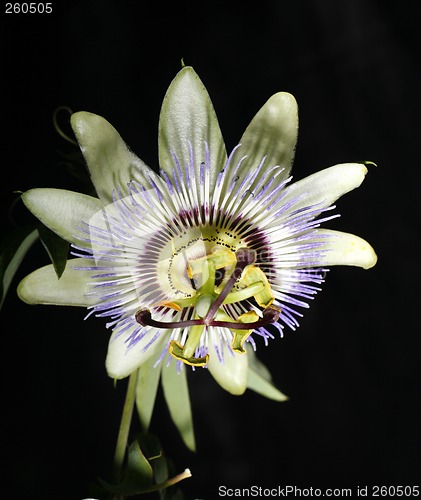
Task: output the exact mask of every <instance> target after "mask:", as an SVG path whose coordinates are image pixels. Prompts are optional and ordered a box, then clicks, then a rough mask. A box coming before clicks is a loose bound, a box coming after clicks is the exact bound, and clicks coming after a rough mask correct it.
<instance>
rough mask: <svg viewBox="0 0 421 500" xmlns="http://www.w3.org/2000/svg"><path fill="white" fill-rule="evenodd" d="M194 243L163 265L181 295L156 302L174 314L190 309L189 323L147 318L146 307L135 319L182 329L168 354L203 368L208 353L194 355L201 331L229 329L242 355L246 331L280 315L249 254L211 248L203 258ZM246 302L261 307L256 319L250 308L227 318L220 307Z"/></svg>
mask: <svg viewBox="0 0 421 500" xmlns="http://www.w3.org/2000/svg"><path fill="white" fill-rule="evenodd" d="M191 241H192V240H191ZM193 241H194V240H193ZM198 242H199V239H198V240H197V242H196V243H198ZM200 242H201V243H200V244H199V243H198V244H197V245H196V244H195V242H193V243H192V244H191V245H189V246H186V247H184V248H183V251H179V252H177V253H176V254H174V255H173V258H172V260H171V261H170V263H169V274H168V276H169V279H170V281H171V283H172V286H173V287H175V288H176V289H177V291H178V292H180V291H181V292H183V293H184V294H185V295H184V297H183V298H180V299H177V298H175V299H174V300H171V301H166V302H161V303H160V304H158V305H159V306H165V307H167V308H170V309H175V310H176V311H182V310H184V309H186V310H187V309H192V310H193V314H192V315H191V316H190V318H191V319H185V320H180V321H170V322H165V321H159V320H155V319H154V318H153V317H152V314H151V312H150V310H149V309H142V310H140V311H138V312H137V313H136V315H135V317H136V321H137V322H138V323H140V324H141V325H142V326H151V327H155V328H160V329H174V328H183V329H186V328H188V335H187V337H186V340H185V342H184V345H182V344H181V343H180V342H179V341H178V340H172V341H171V342H170V347H169V351H170V353H171V354H172V356H173V357H174V358H176V359H178V360H180V361H183V362H184V363H187V364H189V365H193V366H203V365H205V364H207V362H208V356H209V355H208V354H206V355H205V356H199V357H196V356H195V353H196V350H197V348H198V346H199V343H200V339H201V337H202V334H203V332H204V330H205V329H206V328H209V327H221V328H228V329H230V330H231V332H232V334H233V338H232V344H231V347H232V349H233V350H234V351H236V352H240V353H243V352H245V351H244V347H243V344H244V341H245V340H246V339H247V337H248V336H249V335H250V334H251V333H252V331H253V330H254V329H255V328H259V327H261V326H264V325H267V324H270V323H273V322H275V321H277V320H278V318H279V314H280V310H279V308H277V307H274V306H272V302H273V300H274V296H273V292H272V289H271V286H270V284H269V281H268V279H267V277H266V275H265V274H264V273H263V271H262V270H261V269H260V268H259V267H258V266H256V265H255V262H256V252H255V251H254V250H251V249H249V248H245V247H240V248H238V249H237V250H236V251H235V252H233V251H232V250H230V249H228V248H226V247H224V246H221V245H217V246H216V247H214V248H213V250H211V251H210V252H209V253H205V254H204V255H203V239H201V240H200ZM252 298H254V300H255V301H256V302H257V304H258V306H259V307H261V308H262V309H263V310H262V312H261V316H259V314H257V312H256V311H255V310H254V309H255V308H254V309H251V310H248V311H246V312H245V313H243V314H241V315H239V316H238V317H237V318H236V319H232V318H231V316H230V315H229V314H228V313H227V311H226V309H225V307H224V306H227V305H229V304H236V303H243V304H244V303H246V304H247V303H248V299H252Z"/></svg>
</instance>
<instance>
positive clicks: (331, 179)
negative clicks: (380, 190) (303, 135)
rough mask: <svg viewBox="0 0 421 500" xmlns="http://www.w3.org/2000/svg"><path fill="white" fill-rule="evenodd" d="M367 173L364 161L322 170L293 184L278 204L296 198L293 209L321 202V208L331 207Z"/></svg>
mask: <svg viewBox="0 0 421 500" xmlns="http://www.w3.org/2000/svg"><path fill="white" fill-rule="evenodd" d="M366 174H367V167H366V166H365V165H363V164H362V163H342V164H339V165H335V166H333V167H329V168H326V169H324V170H320V172H316V173H315V174H312V175H309V176H308V177H306V178H304V179H302V180H300V181H298V182H295V183H294V184H291V186H289V187H288V188H287V189H286V194H285V196H284V197H283V198H282V199H281V200H280V201H279V202H278V204H279V205H283V204H286V203H288V202H290V201H292V200H294V199H296V200H297V201H296V203H294V205H293V206H292V207H291V208H292V209H293V210H297V209H299V208H302V207H308V206H311V205H315V204H319V203H320V207H321V208H323V207H329V206H330V205H332V203H334V202H335V201H336V200H337V199H338V198H339V197H341V196H342V195H344V194H345V193H348V192H349V191H352V190H353V189H355V188H357V187H358V186H360V184H361V183H362V182H363V180H364V177H365V175H366ZM276 209H277V207H276V206H275V207H273V210H276Z"/></svg>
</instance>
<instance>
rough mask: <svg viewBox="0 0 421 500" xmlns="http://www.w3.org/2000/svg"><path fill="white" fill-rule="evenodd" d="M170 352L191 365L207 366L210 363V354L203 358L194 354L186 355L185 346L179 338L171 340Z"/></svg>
mask: <svg viewBox="0 0 421 500" xmlns="http://www.w3.org/2000/svg"><path fill="white" fill-rule="evenodd" d="M169 352H170V354H171V356H173V357H174V358H175V359H178V360H179V361H182V362H183V363H186V364H187V365H190V366H205V365H207V364H208V360H209V354H206V356H203V357H202V358H195V357H194V356H186V355H185V349H184V347H183V346H182V345H181V344H180V342H178V341H177V340H172V341H171V342H170V347H169Z"/></svg>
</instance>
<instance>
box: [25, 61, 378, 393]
mask: <svg viewBox="0 0 421 500" xmlns="http://www.w3.org/2000/svg"><path fill="white" fill-rule="evenodd" d="M71 123H72V126H73V130H74V132H75V135H76V138H77V140H78V142H79V144H80V147H81V150H82V153H83V155H84V157H85V159H86V163H87V165H88V168H89V171H90V175H91V178H92V181H93V184H94V186H95V188H96V192H97V195H98V198H95V197H91V196H87V195H83V194H79V193H75V192H70V191H66V190H60V189H33V190H30V191H28V192H26V193H25V194H24V195H23V200H24V203H25V204H26V206H27V207H28V208H29V209H30V210H31V211H32V213H33V214H35V215H36V216H37V217H38V218H39V219H40V220H41V221H42V222H43V223H44V224H45V225H46V226H48V227H49V228H50V229H52V230H53V231H55V232H56V233H57V234H58V235H60V236H61V237H63V238H64V239H66V240H67V241H69V242H70V243H72V245H73V257H75V258H74V259H71V260H69V262H68V264H67V267H66V270H65V272H64V274H63V275H62V276H61V278H60V279H58V278H57V276H56V275H55V272H54V270H53V267H52V266H46V267H44V268H42V269H38V270H37V271H35V272H33V273H32V274H30V275H29V276H27V277H26V278H25V279H24V280H23V281H22V282H21V284H20V285H19V289H18V293H19V295H20V297H21V298H22V299H23V300H24V301H26V302H28V303H36V304H60V305H74V306H85V307H88V308H89V309H90V311H91V312H92V313H93V314H95V315H96V316H99V317H105V318H108V324H107V326H108V327H109V328H111V329H112V335H111V339H110V343H109V349H108V355H107V360H106V366H107V370H108V373H109V375H110V376H111V377H114V378H117V379H120V378H124V377H126V376H128V375H129V374H130V373H132V372H133V371H134V370H136V369H137V368H138V367H139V366H141V365H142V364H143V363H145V362H147V361H148V360H151V359H153V360H154V362H156V363H159V361H160V360H161V361H162V363H163V364H164V366H165V365H166V363H167V362H168V360H173V359H175V360H177V362H178V363H179V365H180V366H182V364H183V363H184V364H187V365H192V366H193V367H196V366H205V367H207V368H208V369H209V371H210V372H211V373H212V375H213V377H214V378H215V379H216V380H217V381H218V382H219V384H220V385H221V386H222V387H224V388H225V389H227V390H228V391H230V392H232V393H234V394H241V393H242V392H244V390H245V388H246V387H247V386H248V385H249V386H250V385H251V386H252V385H253V384H252V383H251V382H250V371H249V362H250V360H251V362H254V361H253V359H254V358H253V356H254V354H253V351H254V350H255V349H256V346H257V345H258V344H259V343H264V344H267V343H268V341H269V339H270V338H273V337H274V333H276V330H277V331H278V332H279V333H280V334H281V336H282V331H283V328H284V326H285V325H286V326H288V327H290V328H292V329H295V328H296V327H297V326H298V318H299V317H300V316H301V312H299V311H300V310H301V309H302V308H307V307H308V302H309V301H310V300H311V299H313V297H314V295H315V294H316V293H317V291H318V290H319V286H320V284H321V283H322V282H323V277H324V274H325V271H326V269H327V268H328V267H329V266H333V265H353V266H360V267H363V268H370V267H372V266H373V265H374V264H375V263H376V255H375V253H374V251H373V249H372V247H371V246H370V245H369V244H368V243H367V242H366V241H364V240H363V239H361V238H359V237H358V236H354V235H352V234H347V233H343V232H338V231H332V230H327V229H321V228H320V225H321V223H322V222H326V221H327V220H329V219H331V218H332V217H334V215H330V214H331V209H332V208H333V206H332V204H333V203H334V202H335V200H336V199H337V198H339V197H340V196H342V195H343V194H345V193H347V192H348V191H351V190H352V189H354V188H356V187H358V186H359V185H360V184H361V183H362V181H363V180H364V176H365V175H366V173H367V169H366V166H365V165H363V164H360V163H346V164H340V165H336V166H333V167H330V168H327V169H325V170H322V171H320V172H317V173H315V174H313V175H311V176H309V177H307V178H305V179H303V180H301V181H298V182H295V183H291V177H290V170H291V164H292V160H293V155H294V148H295V143H296V138H297V130H298V115H297V104H296V101H295V99H294V97H293V96H292V95H290V94H288V93H283V92H281V93H277V94H275V95H274V96H272V97H271V98H270V99H269V100H268V101H267V102H266V104H264V106H263V107H262V108H261V109H260V111H259V112H258V113H257V115H256V116H255V117H254V118H253V120H252V121H251V123H250V125H249V126H248V128H247V129H246V131H245V133H244V134H243V136H242V138H241V139H240V141H239V145H238V146H237V147H236V148H235V149H234V150H233V151H232V152H231V154H230V155H229V156H227V153H226V150H225V145H224V141H223V138H222V134H221V131H220V128H219V125H218V121H217V118H216V115H215V111H214V109H213V106H212V103H211V101H210V98H209V96H208V93H207V91H206V89H205V87H204V86H203V84H202V83H201V81H200V79H199V78H198V76H197V75H196V73H195V72H194V71H193V69H192V68H190V67H184V68H183V69H182V70H181V71H180V72H179V73H178V75H177V76H176V77H175V79H174V80H173V82H172V83H171V85H170V87H169V89H168V91H167V94H166V96H165V99H164V102H163V106H162V111H161V115H160V122H159V166H160V173H159V175H158V174H157V173H156V172H155V171H153V170H151V169H150V168H149V167H148V166H146V165H145V164H144V163H143V162H142V161H141V160H140V159H139V158H138V157H137V156H135V155H134V154H133V153H132V152H131V151H130V149H128V148H127V146H126V145H125V143H124V142H123V140H122V139H121V137H120V136H119V134H118V133H117V132H116V130H115V129H114V128H113V127H112V126H111V125H110V124H109V123H108V122H107V121H106V120H105V119H104V118H101V117H100V116H97V115H94V114H91V113H86V112H79V113H76V114H74V115H72V118H71ZM270 325H273V326H270ZM250 357H251V358H250Z"/></svg>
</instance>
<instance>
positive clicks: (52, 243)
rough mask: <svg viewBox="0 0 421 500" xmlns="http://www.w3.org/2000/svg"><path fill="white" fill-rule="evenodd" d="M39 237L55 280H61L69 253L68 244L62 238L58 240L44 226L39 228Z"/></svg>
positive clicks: (55, 235) (54, 234)
mask: <svg viewBox="0 0 421 500" xmlns="http://www.w3.org/2000/svg"><path fill="white" fill-rule="evenodd" d="M38 232H39V236H40V238H41V241H42V244H43V245H44V247H45V249H46V250H47V253H48V256H49V257H50V259H51V262H52V264H53V266H54V270H55V272H56V274H57V278H59V279H60V278H61V275H62V274H63V272H64V270H65V269H66V263H67V256H68V253H69V243H68V242H67V241H66V240H63V238H60V236H58V235H57V234H56V233H54V232H53V231H51V229H48V227H46V226H44V225H43V226H39V228H38Z"/></svg>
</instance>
